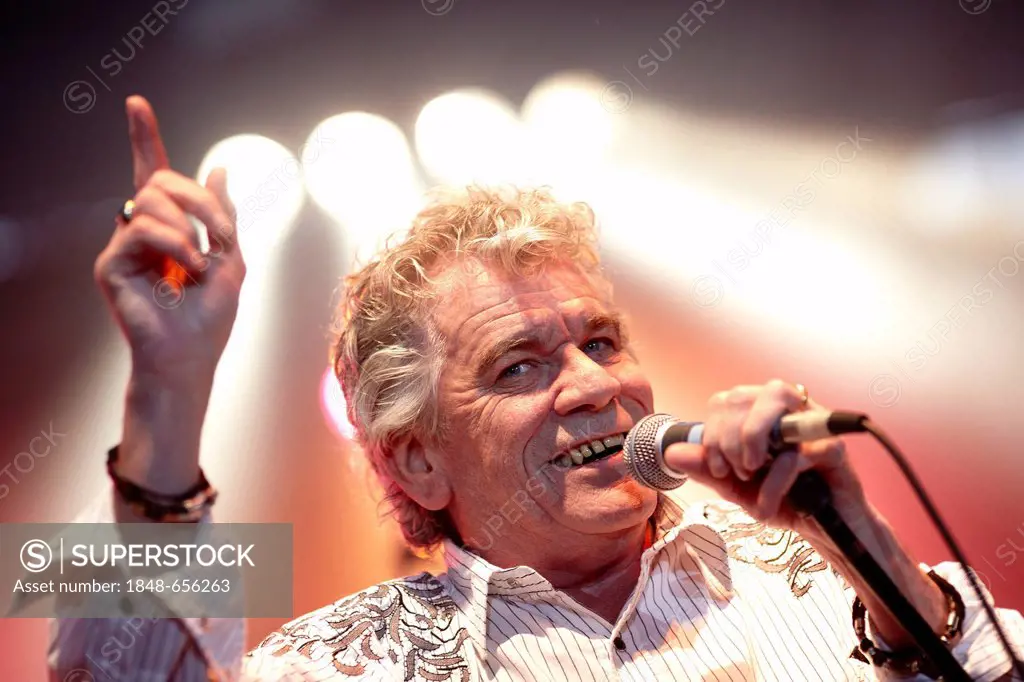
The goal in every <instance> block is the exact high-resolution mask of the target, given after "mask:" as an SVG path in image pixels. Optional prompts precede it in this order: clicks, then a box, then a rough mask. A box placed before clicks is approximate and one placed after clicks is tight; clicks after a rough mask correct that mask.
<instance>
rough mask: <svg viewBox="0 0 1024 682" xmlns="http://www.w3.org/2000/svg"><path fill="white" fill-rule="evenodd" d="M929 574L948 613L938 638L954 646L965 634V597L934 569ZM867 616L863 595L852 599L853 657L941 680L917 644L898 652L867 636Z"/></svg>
mask: <svg viewBox="0 0 1024 682" xmlns="http://www.w3.org/2000/svg"><path fill="white" fill-rule="evenodd" d="M928 577H929V578H931V579H932V580H933V581H934V582H935V584H936V585H938V586H939V589H940V590H942V593H943V594H944V595H945V596H946V605H947V607H948V609H949V612H948V614H949V615H948V616H947V617H946V631H945V632H944V633H943V634H942V635H940V636H939V639H940V640H942V643H943V644H945V645H946V646H951V645H952V644H953V643H955V642H956V641H957V640H958V639H959V638H960V635H961V634H962V630H963V624H964V612H965V610H964V600H963V599H962V598H961V597H960V593H959V592H957V591H956V588H955V587H953V586H952V585H950V584H949V583H948V582H947V581H946V580H945V579H944V578H943V577H942V576H940V575H939V574H938V573H936V572H935V571H934V570H931V569H929V570H928ZM866 616H867V609H866V608H865V607H864V602H862V601H861V600H860V597H857V598H856V599H854V600H853V631H854V633H856V635H857V640H858V641H859V642H860V643H859V644H858V645H857V646H856V647H854V648H853V653H851V654H850V655H851V656H852V657H853V658H856V659H857V660H859V661H864V662H865V663H867V662H871V663H873V664H874V665H876V666H880V667H883V668H886V669H887V670H891V671H892V672H893V673H895V674H897V675H902V676H905V677H909V676H912V675H918V674H921V675H925V676H927V677H930V678H932V679H933V680H934V679H938V677H939V674H940V671H939V669H938V668H937V667H936V666H935V664H934V663H933V662H932V661H931V660H930V659H928V658H927V657H925V656H924V654H923V653H922V652H921V650H920V649H918V648H917V647H916V646H914V647H908V648H906V649H901V650H899V651H885V650H884V649H879V648H878V647H877V646H876V645H875V643H874V642H872V641H871V639H869V638H868V636H867V627H866V621H865V618H866Z"/></svg>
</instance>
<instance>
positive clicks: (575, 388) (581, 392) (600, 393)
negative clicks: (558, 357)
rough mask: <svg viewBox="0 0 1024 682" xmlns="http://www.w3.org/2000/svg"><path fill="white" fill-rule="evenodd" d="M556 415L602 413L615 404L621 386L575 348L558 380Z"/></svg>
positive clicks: (606, 369) (572, 348) (603, 368)
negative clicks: (602, 410)
mask: <svg viewBox="0 0 1024 682" xmlns="http://www.w3.org/2000/svg"><path fill="white" fill-rule="evenodd" d="M557 386H558V394H557V395H556V397H555V411H556V412H557V413H558V414H569V413H571V412H575V411H577V410H586V411H591V410H600V409H601V408H603V407H604V406H606V405H607V404H608V403H610V402H611V401H612V400H614V399H615V398H616V397H617V396H618V395H619V392H620V391H621V390H622V385H621V384H620V383H619V380H618V379H616V378H615V377H614V376H612V375H611V373H610V372H609V371H608V368H607V367H605V366H604V365H602V364H600V363H598V362H595V361H594V359H593V358H591V357H590V356H589V355H587V354H586V353H584V352H583V351H582V350H580V349H579V348H576V347H575V346H570V347H569V348H568V350H567V351H566V355H565V361H564V363H563V366H562V371H561V373H560V374H559V376H558V379H557Z"/></svg>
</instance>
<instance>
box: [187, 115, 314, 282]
mask: <svg viewBox="0 0 1024 682" xmlns="http://www.w3.org/2000/svg"><path fill="white" fill-rule="evenodd" d="M218 166H221V167H224V168H226V169H227V172H228V194H229V195H230V196H231V200H232V201H233V202H234V204H235V208H236V210H237V211H238V238H239V243H240V244H241V245H242V251H243V253H244V256H245V259H246V264H247V265H248V266H249V269H250V272H252V271H253V270H254V268H253V266H254V265H263V261H264V259H265V258H266V257H267V256H268V255H269V253H270V252H272V251H273V250H274V249H275V248H276V247H277V246H279V245H280V244H281V243H282V242H283V241H284V239H285V237H286V236H287V235H288V233H289V231H290V229H291V227H292V225H293V224H294V222H295V217H296V216H297V215H298V213H299V209H301V208H302V202H303V197H304V190H303V184H302V168H301V165H300V164H299V161H298V159H296V158H295V155H293V154H292V153H291V152H289V151H288V150H287V149H286V148H285V147H284V146H283V145H281V144H279V143H278V142H275V141H274V140H271V139H270V138H267V137H263V136H262V135H236V136H234V137H229V138H227V139H225V140H221V141H220V142H218V143H217V144H215V145H214V146H213V147H212V148H211V149H210V151H208V152H207V153H206V157H205V158H203V162H202V163H201V164H199V171H198V172H197V173H196V178H197V179H198V180H199V182H203V183H205V182H206V178H207V176H209V174H210V171H211V170H213V169H214V168H216V167H218Z"/></svg>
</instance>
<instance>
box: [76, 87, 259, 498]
mask: <svg viewBox="0 0 1024 682" xmlns="http://www.w3.org/2000/svg"><path fill="white" fill-rule="evenodd" d="M126 111H127V115H128V130H129V136H130V138H131V148H132V163H133V166H134V181H135V190H136V194H135V196H134V202H135V207H134V211H133V213H132V216H131V220H129V221H127V222H126V221H124V220H123V219H122V218H118V219H117V221H116V222H117V225H116V227H115V228H114V234H113V236H112V237H111V239H110V242H109V243H108V244H107V246H106V248H105V249H104V250H103V251H102V252H101V253H100V255H99V257H98V258H97V259H96V265H95V268H94V274H95V277H96V281H97V283H98V284H99V286H100V288H101V289H102V291H103V294H104V297H105V298H106V300H107V303H108V304H109V305H110V308H111V310H112V312H113V315H114V319H115V320H116V321H117V323H118V325H119V326H120V327H121V330H122V332H123V333H124V336H125V338H126V339H127V340H128V344H129V346H130V347H131V358H132V377H131V381H130V383H129V386H128V396H127V397H128V399H127V404H126V411H125V422H124V434H123V437H122V441H121V450H120V453H121V456H120V460H119V463H118V466H119V473H120V475H122V476H124V477H125V478H128V479H130V480H133V481H135V482H136V483H138V484H139V485H142V486H143V487H147V488H149V489H151V490H154V491H158V492H163V493H166V494H175V493H178V492H182V491H184V490H185V489H187V488H188V487H190V486H191V485H192V484H193V483H195V481H196V479H197V476H198V471H199V463H198V462H199V437H200V433H201V431H202V423H203V419H204V417H205V414H206V408H207V405H208V401H209V394H210V390H211V388H212V385H213V376H214V373H215V371H216V367H217V362H218V360H219V359H220V356H221V354H222V353H223V351H224V347H225V345H226V344H227V341H228V337H229V336H230V335H231V327H232V326H233V324H234V320H235V315H236V313H237V311H238V296H239V291H240V288H241V286H242V281H243V279H244V278H245V263H244V262H243V260H242V254H241V250H240V249H239V248H238V244H237V240H236V228H235V211H234V207H233V206H232V203H231V200H230V199H229V198H228V192H227V177H226V173H225V171H224V170H223V169H216V170H214V171H213V172H212V173H211V174H210V177H209V179H208V180H207V183H206V186H205V187H204V186H202V185H200V184H199V183H197V182H195V181H194V180H192V179H191V178H189V177H186V176H184V175H181V174H180V173H177V172H175V171H173V170H171V169H170V166H169V162H168V159H167V153H166V151H165V150H164V144H163V141H162V140H161V139H160V133H159V130H158V128H157V121H156V116H155V115H154V114H153V109H152V107H151V106H150V105H149V102H147V101H146V100H145V99H143V98H142V97H137V96H135V97H130V98H129V99H128V101H127V103H126ZM189 216H194V217H195V218H197V219H198V220H199V221H200V222H202V224H203V225H205V229H206V231H207V233H208V238H209V246H210V248H209V252H208V253H205V254H204V253H202V252H201V250H200V244H201V242H200V238H199V235H198V234H197V232H196V228H195V227H193V224H192V222H191V219H190V217H189Z"/></svg>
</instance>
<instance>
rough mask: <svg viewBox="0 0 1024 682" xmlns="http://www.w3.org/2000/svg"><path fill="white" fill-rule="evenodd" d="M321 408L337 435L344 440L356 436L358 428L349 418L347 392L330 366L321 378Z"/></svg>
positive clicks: (328, 423)
mask: <svg viewBox="0 0 1024 682" xmlns="http://www.w3.org/2000/svg"><path fill="white" fill-rule="evenodd" d="M320 409H321V411H322V412H323V414H324V418H325V419H326V420H327V425H328V426H330V427H331V431H332V432H333V433H334V435H335V436H337V437H338V438H341V439H343V440H353V439H354V438H355V436H356V430H355V428H354V427H353V426H352V424H351V423H350V422H349V420H348V412H347V409H348V404H347V403H346V402H345V394H344V392H343V391H342V390H341V384H340V383H339V382H338V377H337V375H335V373H334V368H333V367H328V368H327V370H326V371H325V372H324V376H323V378H322V379H321V380H320Z"/></svg>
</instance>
